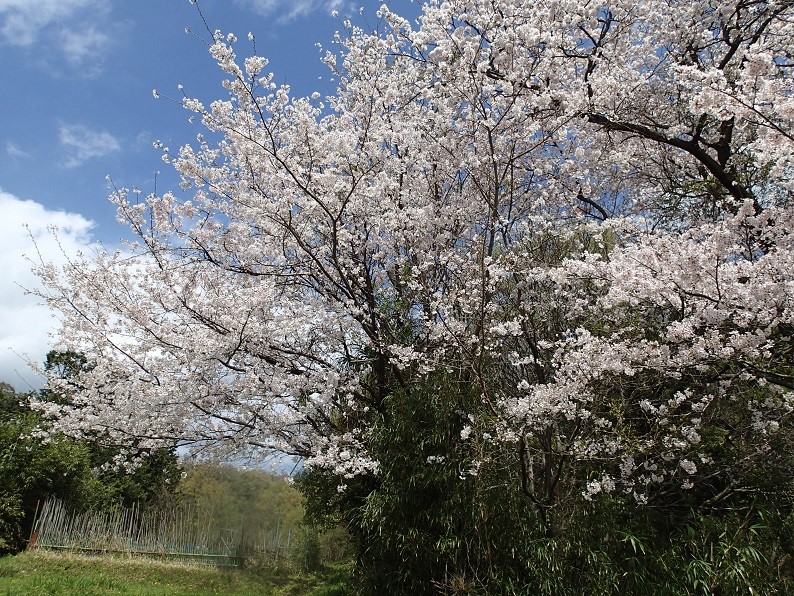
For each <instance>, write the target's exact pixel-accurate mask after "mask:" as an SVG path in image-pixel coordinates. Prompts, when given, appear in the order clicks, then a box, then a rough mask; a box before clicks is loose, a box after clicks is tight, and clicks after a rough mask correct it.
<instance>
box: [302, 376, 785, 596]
mask: <svg viewBox="0 0 794 596" xmlns="http://www.w3.org/2000/svg"><path fill="white" fill-rule="evenodd" d="M478 398H479V392H478V391H477V389H476V388H475V387H473V386H472V385H471V384H468V385H467V384H466V383H462V382H457V383H456V382H455V381H454V378H453V377H452V375H450V376H445V375H441V374H436V375H430V376H429V377H426V378H425V379H424V380H423V382H422V383H421V384H418V385H417V386H414V387H412V388H400V389H393V390H392V391H391V393H389V394H388V395H387V397H386V398H385V400H384V402H383V406H382V408H381V410H380V412H379V413H378V419H377V420H375V421H374V423H373V425H372V426H373V431H372V441H371V445H373V446H374V448H375V452H374V454H373V455H375V456H376V457H377V458H378V460H379V461H380V462H381V468H380V470H379V475H378V478H377V479H375V478H372V477H355V478H341V477H337V476H334V475H333V474H331V473H328V472H326V471H323V470H320V469H313V470H308V471H305V472H303V473H302V474H301V475H300V477H299V479H298V485H299V486H300V488H301V490H302V492H303V493H304V495H305V496H306V499H307V518H308V519H309V520H311V521H312V522H314V523H317V524H325V526H326V527H334V526H335V525H337V524H340V523H342V524H344V525H345V527H346V528H347V530H348V531H349V533H350V535H351V539H352V542H353V546H354V549H355V557H356V569H355V572H354V581H353V585H355V586H356V588H357V589H358V590H359V593H361V594H376V593H388V594H422V593H432V592H438V593H449V594H515V595H519V594H537V595H578V594H671V595H672V594H692V595H695V594H734V593H737V594H738V593H743V594H787V593H794V565H793V564H792V561H793V560H794V550H792V546H794V540H793V539H792V538H791V536H792V535H794V533H792V529H794V517H793V516H792V515H794V514H792V509H793V508H792V496H794V489H792V485H791V482H792V480H791V479H792V475H791V470H792V469H794V462H792V460H791V457H792V456H791V454H792V453H794V450H792V449H791V436H790V433H788V431H786V430H783V431H781V432H780V433H779V435H778V436H777V438H776V439H775V440H776V441H777V444H776V449H775V452H773V453H769V454H768V456H767V458H766V459H765V461H764V462H763V465H760V466H759V465H755V466H747V467H741V466H738V467H737V466H735V465H732V466H728V465H727V464H726V466H725V469H726V470H731V471H732V474H733V475H731V474H728V473H727V472H726V473H724V474H720V473H717V474H714V475H713V477H711V478H710V479H709V481H708V482H703V483H701V484H700V485H699V487H698V488H696V489H692V490H684V489H683V488H681V486H680V483H679V484H673V483H669V484H665V485H662V486H660V487H659V489H658V492H657V493H655V494H652V495H651V499H652V500H651V503H650V504H649V505H646V506H642V507H640V506H638V505H637V503H636V502H635V501H634V498H633V497H631V496H628V495H620V494H618V495H614V496H612V497H607V496H603V495H602V496H600V498H598V499H595V500H594V501H592V502H590V501H587V500H586V499H584V497H583V496H582V494H581V486H582V480H583V479H584V478H586V477H587V476H586V475H587V473H588V469H587V466H586V465H585V464H583V463H582V462H577V463H576V467H573V465H572V464H571V467H570V468H564V469H565V470H566V473H565V474H562V475H561V476H560V479H559V482H558V483H557V485H556V487H555V488H554V489H553V490H550V491H549V492H548V494H547V495H546V496H545V497H544V499H545V500H540V499H539V498H538V495H540V494H541V493H540V490H539V489H538V488H537V487H536V488H535V490H534V492H533V491H532V490H527V491H524V490H522V483H524V482H525V481H526V482H525V484H527V485H529V484H531V482H535V483H541V482H542V480H543V479H542V478H541V477H536V478H534V479H533V478H529V479H527V478H522V477H521V468H522V466H521V461H520V455H519V449H518V447H517V446H511V445H510V444H509V443H507V444H506V443H503V442H493V441H488V440H487V438H486V437H483V436H482V435H478V434H477V429H476V426H477V425H476V423H474V422H472V421H471V420H470V419H469V418H468V417H467V416H464V415H463V414H462V412H475V413H476V416H477V417H484V416H487V415H488V413H487V408H484V407H483V404H482V402H481V400H479V399H478ZM735 407H736V408H740V407H741V406H740V405H736V406H735ZM718 414H719V416H721V417H722V419H724V420H725V422H724V426H725V427H726V431H725V433H724V436H723V435H720V433H718V432H716V431H715V433H713V435H707V436H704V443H708V444H707V445H705V446H704V449H707V450H708V453H709V454H710V456H711V457H713V458H714V460H715V461H716V462H717V463H718V465H717V466H716V468H715V469H717V470H719V469H720V467H719V462H721V461H723V460H725V461H726V462H728V463H730V462H735V461H737V460H740V459H741V457H742V454H743V453H746V452H747V451H748V450H749V449H751V447H752V446H751V445H750V444H745V443H743V442H742V441H743V439H742V437H741V436H740V435H738V434H737V433H736V431H733V433H734V434H733V435H732V436H730V439H729V438H728V437H729V435H730V434H731V432H732V430H731V429H732V428H738V427H739V424H738V422H737V423H736V424H735V425H734V426H733V427H731V424H732V423H731V420H732V417H735V416H738V414H736V413H734V412H732V411H730V408H727V407H726V408H725V409H724V410H723V411H721V412H719V413H718ZM469 425H471V426H474V427H475V428H474V429H473V430H472V435H471V437H472V438H470V439H469V440H467V441H461V440H460V433H461V430H462V429H463V428H464V427H465V426H469ZM715 428H718V427H715ZM557 461H558V462H561V463H560V465H562V466H565V465H566V461H565V460H557ZM475 462H479V463H480V465H479V467H478V468H477V470H476V473H474V470H473V467H472V466H473V464H474V463H475ZM528 473H529V472H528ZM735 486H740V487H742V488H741V490H732V487H735ZM527 488H529V487H527ZM533 496H534V498H533Z"/></svg>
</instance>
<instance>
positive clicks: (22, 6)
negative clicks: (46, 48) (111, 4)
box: [0, 0, 105, 46]
mask: <svg viewBox="0 0 794 596" xmlns="http://www.w3.org/2000/svg"><path fill="white" fill-rule="evenodd" d="M104 5H105V1H104V0H0V35H2V36H3V38H4V39H5V41H6V42H7V43H10V44H13V45H17V46H31V45H33V44H34V43H36V41H37V39H38V37H39V35H40V33H41V32H42V30H43V29H45V28H46V27H47V26H48V25H51V24H53V23H58V22H63V21H64V20H65V19H69V18H71V17H72V16H74V15H75V14H76V13H78V12H80V11H82V10H85V9H87V8H91V9H93V10H92V12H94V11H96V9H98V8H101V7H102V6H104Z"/></svg>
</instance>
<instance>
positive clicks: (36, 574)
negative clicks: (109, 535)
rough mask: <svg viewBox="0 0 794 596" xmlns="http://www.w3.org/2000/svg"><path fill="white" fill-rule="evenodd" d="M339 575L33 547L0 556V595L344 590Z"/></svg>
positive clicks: (318, 595)
mask: <svg viewBox="0 0 794 596" xmlns="http://www.w3.org/2000/svg"><path fill="white" fill-rule="evenodd" d="M345 576H346V572H345V569H343V568H339V569H332V570H329V571H328V572H327V573H324V574H317V575H314V574H305V573H303V574H301V573H296V572H291V571H289V570H287V569H279V570H277V569H267V570H261V571H249V570H239V569H216V568H212V567H204V566H198V565H185V564H179V563H167V562H162V561H152V560H148V559H133V558H114V557H87V556H78V555H71V554H63V553H51V552H46V551H34V552H26V553H21V554H19V555H16V556H13V557H2V558H0V596H11V595H13V596H38V595H42V596H43V595H47V596H50V595H57V594H61V595H64V596H67V595H68V596H73V595H78V594H79V595H80V596H83V595H86V596H91V595H93V594H129V595H135V596H144V595H147V596H166V595H168V596H181V595H184V596H188V595H190V596H196V595H197V596H204V595H209V594H224V595H229V596H232V595H248V594H250V595H252V596H253V595H254V594H256V595H257V596H260V595H263V594H283V595H296V596H297V595H304V594H307V595H311V596H333V595H337V596H338V595H341V594H344V589H343V583H344V580H345Z"/></svg>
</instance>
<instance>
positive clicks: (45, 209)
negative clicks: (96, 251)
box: [0, 0, 417, 389]
mask: <svg viewBox="0 0 794 596" xmlns="http://www.w3.org/2000/svg"><path fill="white" fill-rule="evenodd" d="M379 5H380V2H377V1H375V2H373V1H371V0H359V2H357V3H352V2H349V1H348V0H280V1H279V0H200V1H199V6H200V8H201V11H202V13H203V15H204V17H205V18H206V20H207V23H208V24H209V27H210V28H211V29H213V30H214V29H221V30H222V31H224V32H233V33H235V34H236V35H237V37H238V38H239V39H240V42H239V43H238V46H237V51H238V54H239V55H248V54H249V53H252V48H251V46H250V43H249V42H247V40H246V36H247V34H248V32H253V33H254V35H255V36H256V50H257V54H259V55H264V56H266V57H267V58H268V59H269V60H270V65H269V67H268V70H270V71H272V72H273V73H275V81H276V82H278V83H288V84H289V85H290V86H291V87H292V89H293V93H294V94H297V95H308V94H310V93H312V92H313V91H319V92H320V93H322V94H324V95H325V94H329V93H332V92H333V89H334V83H333V81H332V80H330V79H331V74H330V73H329V71H328V70H327V68H326V67H325V66H324V65H322V64H321V62H320V50H319V49H318V48H317V47H316V45H315V44H316V43H321V44H322V45H323V46H325V47H326V48H330V49H332V44H331V40H332V37H333V34H334V31H336V30H338V29H340V28H341V27H342V25H341V21H342V19H343V18H344V17H345V16H351V17H353V18H354V20H355V21H356V22H359V23H362V22H363V20H362V19H363V18H366V19H367V20H368V22H369V23H374V22H375V20H376V19H375V16H374V13H375V11H376V10H377V8H378V7H379ZM390 5H391V6H392V8H393V9H394V10H397V11H398V12H403V14H405V10H410V11H411V12H412V13H414V14H415V13H416V12H417V8H416V6H415V5H414V6H411V1H410V0H393V1H392V2H390ZM362 7H363V14H364V17H361V16H359V9H360V8H362ZM332 11H338V13H339V15H338V17H336V18H334V17H333V16H332ZM186 27H189V28H190V29H191V30H192V31H193V32H194V33H195V35H191V34H187V33H186V32H185V28H186ZM197 37H200V38H202V39H204V40H207V39H208V38H209V34H208V33H207V31H206V29H205V27H204V24H203V23H202V19H201V16H200V15H199V13H198V12H197V11H196V7H195V6H193V5H192V4H191V3H190V2H189V1H188V0H0V80H3V81H4V84H3V85H0V208H1V209H2V213H3V216H2V218H0V268H1V269H2V271H3V275H0V381H3V380H5V381H8V382H11V383H12V384H13V385H15V386H16V387H17V388H19V389H27V388H30V387H31V386H34V387H35V386H38V381H37V380H36V377H35V376H34V375H32V374H31V373H30V372H29V371H28V370H27V367H26V365H25V362H24V360H23V358H21V356H22V355H27V356H29V357H30V358H31V359H32V360H34V361H41V360H42V359H43V357H44V354H45V353H46V351H47V349H48V345H49V342H50V340H49V338H48V334H49V333H52V332H53V331H55V329H56V328H57V321H55V320H53V319H52V318H51V317H50V316H49V314H48V312H47V310H46V309H45V308H43V307H41V306H37V305H36V300H35V299H33V298H31V297H30V296H26V295H25V294H24V292H23V291H22V289H21V288H22V287H28V288H30V287H32V286H33V285H34V284H35V279H34V278H33V277H32V276H31V274H30V273H29V269H30V266H29V264H28V263H27V261H25V259H24V257H23V256H22V255H23V254H32V253H33V243H32V242H31V240H30V238H29V236H28V232H27V231H26V230H25V228H24V227H23V224H28V225H29V226H30V230H31V233H32V234H33V235H34V236H35V237H36V239H37V243H38V245H39V248H40V250H41V251H42V252H43V253H44V256H45V258H47V259H51V260H54V261H59V260H62V257H61V256H60V255H59V253H58V250H57V247H56V244H55V242H54V240H53V239H52V237H51V236H50V235H49V234H48V233H47V231H46V229H47V226H49V225H57V226H58V228H59V230H60V232H59V233H60V239H61V244H62V246H63V248H64V250H65V251H66V252H70V251H76V250H78V249H79V248H80V247H81V246H84V245H85V244H88V243H96V242H102V243H105V244H107V245H110V246H112V245H114V244H115V243H116V242H117V241H118V239H119V238H120V237H122V236H124V235H125V231H124V229H123V228H121V227H120V226H119V225H118V224H117V223H116V221H115V213H114V210H113V208H112V206H111V205H110V204H109V203H108V202H107V195H108V181H107V180H106V177H107V176H110V177H111V178H112V180H113V183H114V184H115V185H117V186H120V187H121V186H124V187H129V188H132V187H137V188H139V189H140V190H141V191H142V192H143V193H144V194H148V193H150V192H152V191H153V190H154V189H155V175H154V173H155V172H158V171H159V172H160V174H159V175H158V177H157V190H158V192H163V191H165V190H168V189H174V190H177V182H178V181H177V179H176V177H175V176H174V174H173V173H172V171H171V170H170V166H168V165H166V164H164V163H162V161H161V160H160V153H159V151H157V150H155V149H154V148H153V147H152V143H153V142H154V141H155V140H161V141H162V142H163V143H164V144H165V145H167V146H169V147H170V148H171V149H172V150H175V149H176V148H178V147H179V146H180V145H182V144H184V143H188V142H191V141H193V139H194V138H195V135H196V133H198V132H200V128H199V127H197V125H190V124H189V123H188V121H187V120H188V117H189V114H188V113H187V112H185V111H184V110H182V109H181V108H180V107H179V106H178V105H176V104H174V103H171V102H169V101H167V100H165V99H160V100H155V99H154V98H153V96H152V90H153V89H157V90H158V91H159V92H160V93H161V94H162V95H164V96H165V95H170V96H171V97H181V93H180V91H178V89H177V85H179V84H181V85H183V86H184V89H185V92H186V93H187V94H188V95H190V96H194V97H198V98H199V99H202V100H203V101H205V102H207V103H208V102H209V101H211V100H212V99H216V98H221V97H224V95H225V91H224V90H223V89H222V88H221V87H220V81H221V80H222V75H221V73H220V71H219V70H218V69H217V68H216V67H215V66H214V64H213V62H212V59H211V58H210V57H209V55H208V54H207V51H206V46H205V45H204V43H203V42H202V41H201V39H197Z"/></svg>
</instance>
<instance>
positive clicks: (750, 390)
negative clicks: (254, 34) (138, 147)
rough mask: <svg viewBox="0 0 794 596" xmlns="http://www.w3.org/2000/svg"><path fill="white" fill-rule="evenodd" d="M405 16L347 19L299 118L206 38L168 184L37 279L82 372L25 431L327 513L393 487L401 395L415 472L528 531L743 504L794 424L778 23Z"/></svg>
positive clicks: (294, 107)
mask: <svg viewBox="0 0 794 596" xmlns="http://www.w3.org/2000/svg"><path fill="white" fill-rule="evenodd" d="M422 9H423V10H422V16H421V17H420V18H419V19H418V20H417V21H416V22H415V23H412V22H410V21H408V20H406V19H404V18H401V17H400V16H398V15H397V14H395V13H393V12H391V11H390V10H389V9H388V8H387V7H385V6H384V7H382V8H381V9H380V11H379V13H378V15H379V19H380V21H379V23H380V25H379V28H378V30H377V31H375V32H368V31H365V30H362V29H360V28H358V27H356V26H354V25H353V24H352V23H349V22H345V23H344V25H345V28H346V34H345V35H340V36H338V38H337V39H336V40H335V42H336V44H338V47H339V51H338V52H337V53H331V52H329V53H327V54H326V57H325V61H326V62H327V64H328V65H329V67H330V68H331V69H333V70H334V72H335V73H336V76H337V77H338V80H339V81H340V82H339V87H338V90H337V93H336V94H335V95H334V96H331V97H325V98H321V97H320V96H319V94H314V95H312V96H311V97H292V96H291V95H290V90H289V88H288V87H286V86H277V85H276V84H275V83H274V82H273V75H271V74H266V70H265V69H266V66H267V61H266V60H265V59H264V58H262V57H260V56H252V57H249V58H246V59H244V60H238V58H237V56H236V53H235V48H236V47H238V46H239V45H240V44H239V43H238V42H237V40H236V38H235V37H234V36H233V35H231V34H230V35H224V34H222V33H221V32H216V33H215V34H214V43H212V45H211V48H210V52H211V54H212V56H213V57H214V58H215V59H216V60H217V62H218V65H219V66H220V68H221V69H222V70H223V71H224V73H225V74H226V80H225V82H224V87H225V89H226V90H227V92H228V96H227V97H226V98H225V99H223V100H217V101H214V102H212V103H211V104H209V105H206V104H204V103H202V101H200V100H199V99H196V98H193V97H189V96H186V97H185V98H184V99H183V100H182V105H183V106H184V108H185V109H187V110H189V111H191V112H194V113H195V115H196V117H197V120H198V121H199V122H200V124H201V125H202V126H203V127H204V128H205V129H207V132H206V136H205V135H202V134H199V135H198V136H197V141H196V142H195V143H194V144H187V145H185V146H183V147H182V148H180V149H179V151H178V152H177V153H170V152H169V151H168V150H167V149H166V150H165V152H164V159H165V160H166V161H167V162H169V163H171V164H173V166H174V167H175V168H176V169H177V171H178V172H179V173H180V175H181V177H182V180H183V184H182V186H183V189H182V190H181V191H180V192H174V193H166V194H164V195H162V196H160V195H151V196H149V197H148V198H147V199H146V200H145V201H140V202H139V201H137V200H136V198H135V197H134V196H133V195H132V194H131V193H129V192H128V191H127V190H125V189H120V190H118V191H117V192H115V193H114V194H113V195H112V196H111V200H112V201H113V202H114V203H115V204H116V205H117V207H118V214H119V219H120V221H122V222H123V223H126V224H127V225H129V226H130V227H131V229H132V230H133V232H134V233H135V234H136V236H137V238H138V240H137V242H135V243H132V244H130V246H129V247H127V248H126V249H125V250H124V251H119V252H116V253H106V252H101V251H100V252H92V253H91V254H86V255H78V256H76V257H73V258H71V260H70V262H69V264H68V265H67V266H65V267H63V268H61V269H56V268H55V267H53V266H50V265H47V264H42V265H41V266H40V267H39V268H38V269H37V271H38V273H39V276H40V277H41V278H42V280H43V282H44V284H45V286H46V288H47V289H46V291H45V292H43V294H42V295H43V297H44V298H45V299H46V300H47V301H48V303H49V304H50V305H51V306H52V308H53V309H54V310H55V311H57V312H58V313H59V315H60V316H61V317H62V321H63V325H62V333H61V338H60V341H61V344H62V346H60V347H62V348H63V349H69V350H74V351H77V352H80V353H82V354H85V355H86V357H87V358H88V359H89V361H90V362H91V363H92V366H91V367H90V368H89V369H87V370H85V371H83V372H82V373H81V374H80V379H79V384H80V387H81V390H80V391H79V392H77V393H75V394H74V396H73V399H72V401H71V403H70V404H67V405H61V406H56V405H53V404H42V405H41V407H42V408H48V409H49V412H50V413H51V414H52V415H53V416H54V417H57V428H59V429H60V430H63V431H66V432H71V433H74V434H78V435H79V434H80V433H84V432H95V431H96V430H97V429H100V430H101V431H102V432H103V433H104V436H105V437H106V438H107V440H109V441H111V442H117V443H125V442H128V441H129V440H130V439H132V438H134V439H136V441H137V444H138V445H143V446H147V445H151V446H156V445H159V444H161V443H162V442H172V441H174V440H179V441H182V442H183V443H186V444H192V445H194V448H196V449H208V450H220V451H224V450H225V451H228V452H234V453H237V454H240V453H250V452H255V451H257V450H265V451H271V450H277V451H282V452H286V453H291V454H296V455H300V456H302V457H304V458H305V460H306V464H307V466H309V467H312V468H314V469H320V470H327V471H328V472H329V473H331V474H333V475H334V477H335V478H336V479H337V480H338V483H337V484H338V490H339V491H344V490H345V487H346V483H347V482H348V481H351V482H352V481H354V480H355V479H357V478H369V479H371V482H374V483H375V485H377V482H379V480H378V479H379V478H381V477H382V476H383V470H384V466H386V465H390V462H388V461H386V460H384V457H388V455H387V454H388V449H386V448H384V447H383V444H384V443H383V441H384V440H385V441H387V442H388V437H389V436H390V435H389V432H390V431H389V429H390V428H392V427H393V425H395V424H396V416H397V414H396V413H395V412H396V410H395V405H394V404H395V400H396V399H400V398H405V396H414V398H415V397H416V396H419V397H418V400H419V401H417V402H416V403H417V404H419V406H417V407H420V406H421V404H422V401H421V400H431V401H432V400H433V399H436V398H437V397H438V396H439V395H443V396H444V399H445V400H446V401H445V408H446V409H445V410H444V411H445V412H447V413H449V415H450V416H452V421H451V422H449V424H450V425H451V426H450V429H451V431H450V432H451V433H452V434H451V435H450V434H449V433H447V435H445V436H446V437H447V439H445V441H444V442H441V443H438V442H436V443H434V442H433V441H429V442H424V441H420V440H417V442H416V444H415V452H416V453H417V454H418V456H419V460H421V461H422V462H423V465H424V466H427V467H428V468H432V467H434V466H436V467H445V466H446V467H447V468H450V467H453V468H454V472H455V473H454V474H453V476H454V478H457V479H459V482H461V483H465V482H476V481H477V478H478V477H479V476H480V475H481V474H485V473H486V472H487V470H488V469H495V470H499V474H500V477H502V478H509V479H511V480H510V482H512V483H513V487H512V489H511V490H517V491H520V492H521V493H522V494H523V496H524V498H525V499H526V500H527V502H529V503H531V505H532V507H533V508H534V510H535V512H536V514H537V515H538V519H539V520H540V522H539V523H540V524H541V525H542V526H543V527H544V528H545V530H546V532H547V533H549V534H553V533H554V532H556V531H558V530H559V529H560V526H559V523H558V521H555V520H557V519H558V517H555V516H557V513H556V512H557V511H558V510H559V509H560V507H562V505H561V500H562V496H563V495H577V496H578V497H576V498H579V497H581V499H584V500H585V501H586V500H591V499H598V498H602V497H604V496H605V495H610V496H612V497H620V498H628V499H631V500H633V501H634V502H637V503H640V504H642V503H649V504H653V503H654V502H658V501H659V500H660V499H664V498H665V496H669V495H671V494H681V493H682V491H683V492H684V493H686V491H701V492H700V493H699V494H700V495H701V503H708V504H709V505H712V506H713V505H715V504H717V503H720V502H725V501H727V500H728V499H730V498H732V496H734V495H736V494H739V493H741V492H742V491H748V490H755V489H752V488H751V487H750V486H749V484H748V481H747V478H748V474H749V473H750V471H752V470H754V469H757V468H758V466H772V467H771V468H770V469H774V470H777V468H775V467H774V466H777V465H783V464H782V463H781V462H780V461H779V460H778V458H777V456H776V451H775V449H774V446H775V441H776V440H778V438H779V437H781V436H787V435H786V433H787V432H788V429H789V428H790V413H791V411H792V406H793V405H794V404H793V403H792V399H793V397H794V396H793V394H792V389H794V376H793V375H794V365H793V363H794V360H793V359H792V343H791V335H792V330H793V329H794V326H793V325H794V321H793V320H792V315H793V313H794V311H793V310H792V306H793V304H792V296H794V294H793V290H794V285H793V284H794V277H792V272H794V253H793V252H792V248H793V246H792V236H791V230H792V229H794V209H792V207H793V206H792V201H791V192H792V165H794V164H792V149H793V148H794V142H793V141H794V139H793V138H792V133H791V130H792V128H791V119H792V116H793V115H794V112H793V111H792V108H793V107H794V99H793V98H794V94H793V93H792V92H793V91H794V85H793V84H792V68H794V62H792V60H793V58H792V54H794V30H792V18H794V9H793V8H792V3H791V2H788V1H756V0H733V1H730V2H721V3H710V2H706V1H701V0H690V1H686V2H683V1H682V2H679V1H669V0H668V1H659V0H648V1H643V2H626V1H623V0H618V1H616V2H609V3H606V4H592V3H587V2H581V1H580V0H556V1H551V0H548V1H547V0H536V1H533V2H526V1H524V0H501V1H496V0H493V1H490V0H489V1H483V0H447V1H440V0H439V1H432V2H427V3H425V4H424V5H423V7H422ZM243 45H244V44H243ZM50 382H51V384H52V385H53V387H52V388H53V390H56V391H59V390H63V388H61V387H58V383H59V381H58V379H51V381H50ZM414 398H411V399H414ZM406 399H407V398H406ZM409 401H410V400H409ZM406 403H408V402H406ZM410 403H414V402H410ZM428 403H429V402H428ZM434 403H435V402H434ZM400 411H401V412H402V414H401V415H402V416H404V417H405V416H409V417H410V415H411V414H410V412H405V410H400ZM390 425H391V426H390ZM447 430H449V429H447ZM416 432H417V433H419V434H421V433H423V432H426V433H428V434H432V433H433V432H434V429H433V428H425V429H424V430H423V429H422V427H421V425H419V426H417V427H416ZM781 433H782V434H781ZM384 437H385V438H384ZM430 446H435V447H433V448H438V451H437V452H434V451H433V449H431V447H430ZM441 446H443V449H442V447H441ZM368 486H369V485H368Z"/></svg>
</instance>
